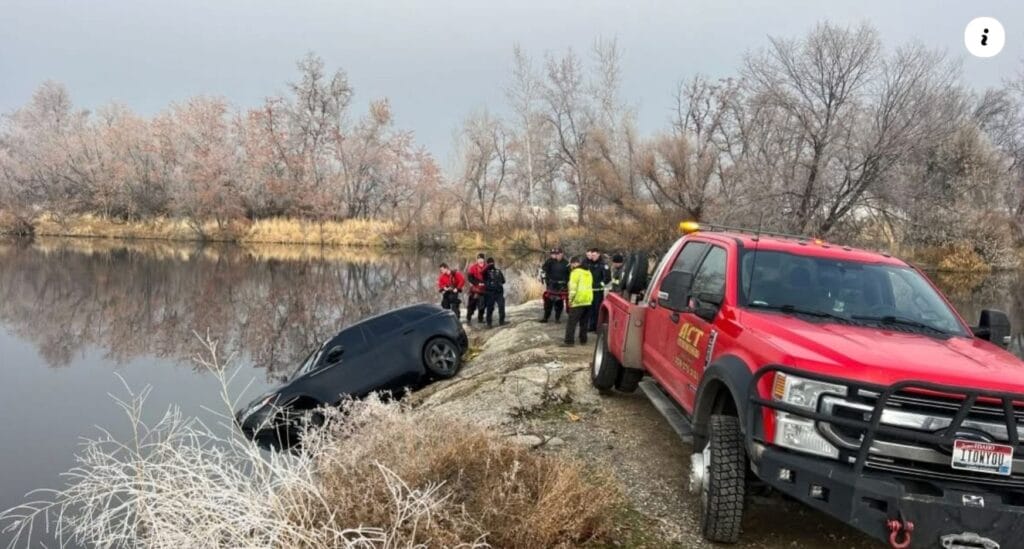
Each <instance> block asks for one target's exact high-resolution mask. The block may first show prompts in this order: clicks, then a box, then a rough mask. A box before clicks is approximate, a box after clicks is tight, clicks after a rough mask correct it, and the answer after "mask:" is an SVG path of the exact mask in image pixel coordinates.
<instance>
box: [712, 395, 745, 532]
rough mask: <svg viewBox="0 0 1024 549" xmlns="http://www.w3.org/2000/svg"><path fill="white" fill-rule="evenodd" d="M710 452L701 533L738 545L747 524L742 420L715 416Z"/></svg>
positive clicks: (733, 417) (713, 418)
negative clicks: (741, 530)
mask: <svg viewBox="0 0 1024 549" xmlns="http://www.w3.org/2000/svg"><path fill="white" fill-rule="evenodd" d="M707 450H708V451H707V452H705V455H706V456H707V463H706V467H707V469H706V472H705V479H704V482H703V484H702V486H701V505H700V507H701V532H702V533H703V535H704V537H705V538H706V539H708V540H710V541H715V542H719V543H736V542H737V541H738V540H739V539H740V526H741V525H742V523H743V502H744V495H745V490H746V476H747V453H746V450H745V449H744V447H743V434H742V432H741V431H740V420H739V418H737V417H735V416H721V415H714V416H711V421H710V422H709V425H708V446H707Z"/></svg>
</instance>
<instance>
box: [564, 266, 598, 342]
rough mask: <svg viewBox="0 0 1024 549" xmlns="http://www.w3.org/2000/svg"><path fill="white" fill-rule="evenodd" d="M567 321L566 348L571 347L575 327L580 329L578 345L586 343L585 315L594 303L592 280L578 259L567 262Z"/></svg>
mask: <svg viewBox="0 0 1024 549" xmlns="http://www.w3.org/2000/svg"><path fill="white" fill-rule="evenodd" d="M569 267H571V268H572V271H571V272H570V273H569V320H568V322H566V323H565V343H564V344H563V345H564V346H566V347H572V345H573V341H574V339H575V335H576V326H577V325H579V327H580V345H585V344H586V343H587V314H588V312H589V311H590V310H591V303H593V301H594V278H593V276H592V275H591V274H590V271H589V270H588V269H586V268H584V267H583V266H582V265H580V258H579V257H576V256H573V258H572V259H570V260H569Z"/></svg>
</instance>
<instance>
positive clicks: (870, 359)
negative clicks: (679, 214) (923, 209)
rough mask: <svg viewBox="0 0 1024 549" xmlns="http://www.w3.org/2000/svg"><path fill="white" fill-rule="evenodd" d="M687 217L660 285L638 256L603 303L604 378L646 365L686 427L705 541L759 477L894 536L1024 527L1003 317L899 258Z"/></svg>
mask: <svg viewBox="0 0 1024 549" xmlns="http://www.w3.org/2000/svg"><path fill="white" fill-rule="evenodd" d="M681 227H682V228H683V229H684V232H686V233H687V234H686V235H685V236H683V237H682V238H680V239H679V240H678V241H677V242H676V243H675V244H674V245H673V246H672V247H671V248H670V250H669V251H668V253H666V254H665V256H664V257H663V258H662V259H661V261H660V262H659V263H658V265H657V267H656V268H655V270H654V272H653V274H652V275H651V276H650V282H649V284H646V286H644V285H643V283H642V282H645V281H644V280H643V279H644V278H645V277H644V276H643V275H644V274H646V261H644V260H643V259H640V258H639V257H636V256H634V258H632V260H631V261H633V262H637V261H640V262H643V263H644V265H643V267H642V268H641V267H638V266H637V265H633V266H632V273H633V274H632V275H631V274H627V275H626V279H625V281H624V289H623V291H622V292H621V293H617V294H611V295H609V296H607V297H606V299H605V300H604V302H603V304H602V307H601V310H600V312H599V315H600V316H599V323H600V328H599V332H598V337H597V342H596V348H595V352H594V362H593V368H592V381H593V384H594V385H595V387H597V388H598V389H599V390H602V391H609V390H611V389H612V388H613V387H614V388H617V389H619V390H621V391H632V390H634V389H635V388H636V387H637V385H638V382H639V381H640V380H641V378H642V377H643V376H644V375H647V376H649V377H650V379H651V382H653V383H645V385H650V386H651V387H654V388H655V389H656V391H657V394H659V395H662V396H663V397H665V400H668V401H670V403H671V405H672V406H673V407H674V408H675V412H674V413H676V414H678V415H679V416H680V417H681V418H683V420H684V421H685V422H687V423H688V424H689V425H688V426H689V428H690V429H691V430H692V439H693V447H694V454H693V457H692V476H691V488H692V489H693V490H694V491H697V492H700V493H701V495H702V497H701V507H702V509H701V514H702V529H703V533H704V535H705V537H707V538H708V539H710V540H712V541H719V542H735V541H737V539H738V538H739V534H740V525H741V522H742V513H743V503H744V497H745V496H744V494H745V491H746V489H747V488H748V486H749V485H751V484H752V483H757V484H761V485H768V486H771V487H773V488H774V489H776V490H778V491H780V492H783V493H785V494H787V495H789V496H791V497H793V498H795V499H798V500H800V501H802V502H804V503H806V504H807V505H810V506H811V507H814V508H816V509H819V510H821V511H824V512H827V513H829V514H831V515H833V516H834V517H837V518H838V519H840V520H843V521H845V522H847V523H849V524H851V525H853V526H855V527H857V528H859V529H861V530H863V531H865V532H867V533H868V534H870V535H872V536H875V537H877V538H879V539H884V540H888V541H889V542H890V544H892V545H893V546H897V547H899V546H903V547H907V546H913V547H933V546H943V547H995V546H998V545H992V544H1002V547H1010V546H1016V545H1015V544H1016V543H1018V541H1019V540H1020V539H1024V520H1022V519H1024V492H1022V490H1021V489H1022V487H1024V449H1022V448H1021V437H1022V436H1024V426H1022V425H1021V424H1022V423H1024V362H1022V361H1021V360H1020V359H1018V358H1017V357H1015V356H1014V355H1013V354H1011V353H1009V352H1008V351H1006V350H1005V349H1004V348H1003V347H1005V345H1006V343H1007V342H1008V341H1009V336H1010V327H1009V322H1008V320H1007V317H1006V315H1005V314H1003V313H1001V312H999V311H991V310H986V311H984V312H983V313H982V317H981V319H980V322H979V325H978V326H974V327H971V326H969V325H968V324H967V323H966V322H964V320H963V319H962V318H961V317H960V315H959V314H958V313H957V312H956V311H955V310H954V308H953V307H952V306H951V305H950V304H949V302H948V301H947V300H946V298H945V297H944V296H943V295H942V294H941V292H940V291H939V290H938V289H937V288H935V286H934V285H933V284H932V283H931V282H930V281H929V280H928V278H927V277H926V276H925V275H924V273H922V272H920V271H919V270H918V269H916V268H914V267H911V266H909V265H908V264H906V263H905V262H903V261H901V260H899V259H897V258H894V257H891V256H889V255H887V254H879V253H874V252H869V251H864V250H858V249H854V248H851V247H847V246H837V245H832V244H829V243H826V242H822V241H820V240H814V239H809V238H803V237H795V236H788V235H778V234H766V233H760V234H752V233H749V232H743V231H742V230H725V229H721V228H711V230H707V229H706V228H705V227H698V226H696V225H695V224H689V223H684V224H681ZM627 271H630V266H629V265H627ZM641 273H642V274H641ZM631 277H632V280H631ZM646 390H647V387H646V386H645V391H646ZM648 393H649V394H651V393H650V392H649V391H648ZM662 407H663V408H664V405H662Z"/></svg>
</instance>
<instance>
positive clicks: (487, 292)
mask: <svg viewBox="0 0 1024 549" xmlns="http://www.w3.org/2000/svg"><path fill="white" fill-rule="evenodd" d="M495 305H497V306H498V326H504V325H505V324H507V323H506V322H505V273H503V272H501V269H499V268H498V266H497V265H495V264H494V258H493V257H488V258H487V266H485V267H484V308H485V309H486V311H487V314H486V315H485V316H486V318H487V327H488V328H491V327H493V325H494V324H493V319H494V306H495Z"/></svg>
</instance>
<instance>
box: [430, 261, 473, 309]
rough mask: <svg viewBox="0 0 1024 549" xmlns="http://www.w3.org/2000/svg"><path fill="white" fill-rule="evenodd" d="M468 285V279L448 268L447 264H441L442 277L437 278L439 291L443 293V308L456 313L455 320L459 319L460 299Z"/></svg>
mask: <svg viewBox="0 0 1024 549" xmlns="http://www.w3.org/2000/svg"><path fill="white" fill-rule="evenodd" d="M465 285H466V277H464V276H462V273H460V272H459V271H453V270H451V269H450V268H448V264H447V263H442V264H441V275H440V276H438V277H437V291H438V292H441V307H442V308H444V309H448V310H449V311H451V312H453V313H455V319H456V320H458V319H459V304H460V303H462V300H461V299H460V298H459V297H460V296H461V294H462V288H463V287H464V286H465Z"/></svg>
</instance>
